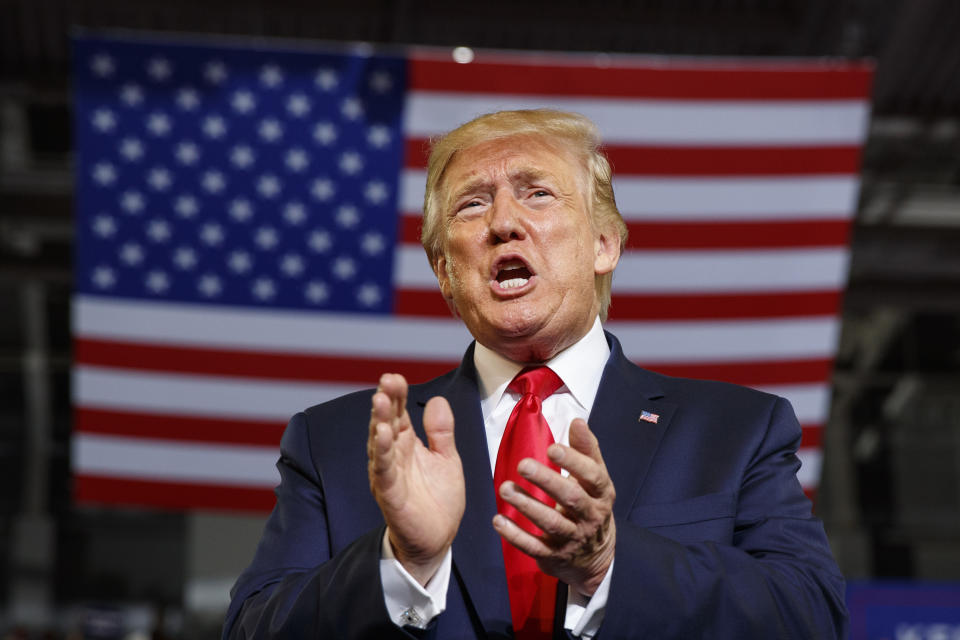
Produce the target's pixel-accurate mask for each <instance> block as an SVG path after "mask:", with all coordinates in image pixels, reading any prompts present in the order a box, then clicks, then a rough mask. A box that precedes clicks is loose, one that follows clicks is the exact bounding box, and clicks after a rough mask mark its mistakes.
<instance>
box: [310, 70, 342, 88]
mask: <svg viewBox="0 0 960 640" xmlns="http://www.w3.org/2000/svg"><path fill="white" fill-rule="evenodd" d="M313 82H314V84H316V85H317V87H319V88H320V89H321V90H322V91H333V90H334V89H336V87H337V85H338V84H339V83H340V80H339V78H338V77H337V72H336V71H334V70H333V69H318V70H317V73H316V75H314V76H313Z"/></svg>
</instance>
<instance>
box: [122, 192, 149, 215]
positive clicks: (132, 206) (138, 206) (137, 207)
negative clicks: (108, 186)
mask: <svg viewBox="0 0 960 640" xmlns="http://www.w3.org/2000/svg"><path fill="white" fill-rule="evenodd" d="M145 204H146V203H145V202H144V199H143V195H142V194H141V193H140V192H139V191H133V190H130V191H124V192H123V193H122V194H120V207H121V208H122V209H124V210H125V211H126V212H127V213H132V214H138V213H140V212H141V211H143V207H144V206H145Z"/></svg>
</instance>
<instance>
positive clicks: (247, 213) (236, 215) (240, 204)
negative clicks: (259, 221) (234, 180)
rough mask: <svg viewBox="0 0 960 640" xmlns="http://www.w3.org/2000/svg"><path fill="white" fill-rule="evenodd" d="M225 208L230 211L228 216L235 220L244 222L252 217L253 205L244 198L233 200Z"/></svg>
mask: <svg viewBox="0 0 960 640" xmlns="http://www.w3.org/2000/svg"><path fill="white" fill-rule="evenodd" d="M227 210H228V211H229V212H230V217H231V218H233V219H234V220H236V221H237V222H246V221H248V220H249V219H250V218H252V217H253V205H252V204H250V201H249V200H245V199H244V198H237V199H236V200H233V201H232V202H231V203H230V205H229V206H228V208H227Z"/></svg>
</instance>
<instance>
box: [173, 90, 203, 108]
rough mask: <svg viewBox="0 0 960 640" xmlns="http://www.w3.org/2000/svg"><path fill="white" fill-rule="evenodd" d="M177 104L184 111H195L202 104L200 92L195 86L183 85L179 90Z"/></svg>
mask: <svg viewBox="0 0 960 640" xmlns="http://www.w3.org/2000/svg"><path fill="white" fill-rule="evenodd" d="M177 105H178V106H179V107H180V108H181V109H183V110H184V111H193V110H194V109H196V108H197V107H198V106H200V94H199V93H197V90H196V89H194V88H193V87H182V88H181V89H180V90H179V91H177Z"/></svg>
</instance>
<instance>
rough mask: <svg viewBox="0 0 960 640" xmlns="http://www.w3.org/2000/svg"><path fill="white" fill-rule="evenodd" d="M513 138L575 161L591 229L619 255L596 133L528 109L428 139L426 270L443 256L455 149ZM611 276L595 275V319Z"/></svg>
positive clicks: (569, 117) (560, 115)
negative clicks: (446, 188) (553, 147)
mask: <svg viewBox="0 0 960 640" xmlns="http://www.w3.org/2000/svg"><path fill="white" fill-rule="evenodd" d="M514 136H531V137H536V138H540V139H542V140H544V141H545V142H547V143H548V144H559V145H561V146H562V147H564V148H565V149H567V150H569V151H570V152H571V153H572V154H573V155H574V157H576V158H578V159H579V160H580V161H581V163H582V167H583V169H584V170H585V173H586V176H587V177H588V180H587V181H586V182H587V189H588V193H587V194H586V196H587V198H586V199H587V203H588V205H589V208H590V214H591V220H592V224H593V227H594V229H601V230H607V231H608V232H609V233H614V232H615V233H616V234H617V235H618V236H619V237H620V252H621V253H623V249H624V247H625V246H626V243H627V225H626V223H624V221H623V217H622V216H621V215H620V211H619V210H618V209H617V203H616V201H615V199H614V196H613V185H612V184H611V175H612V172H611V170H610V162H609V161H608V160H607V158H606V156H605V155H604V154H603V152H602V151H601V150H600V134H599V132H598V131H597V127H596V125H595V124H593V122H591V121H590V120H589V119H588V118H586V117H584V116H582V115H580V114H577V113H568V112H566V111H557V110H553V109H531V110H524V111H497V112H495V113H488V114H486V115H482V116H480V117H478V118H475V119H473V120H471V121H470V122H467V123H466V124H463V125H460V126H459V127H457V128H456V129H454V130H453V131H451V132H450V133H448V134H446V135H445V136H442V137H440V138H437V139H434V140H432V141H431V149H430V159H429V161H428V162H427V188H426V194H425V195H424V199H423V229H422V231H421V234H420V241H421V243H422V244H423V248H424V249H425V250H426V252H427V258H428V259H429V260H430V266H431V267H433V266H435V265H436V258H437V256H439V255H440V254H441V253H442V252H443V243H444V239H445V235H446V224H445V221H446V216H444V213H443V210H442V209H443V202H444V193H443V186H442V181H443V174H444V172H445V171H446V169H447V167H448V166H449V165H450V162H451V161H452V160H453V158H454V156H455V155H456V154H457V152H459V151H463V150H465V149H468V148H470V147H472V146H474V145H477V144H480V143H481V142H487V141H490V140H495V139H498V138H510V137H514ZM612 281H613V273H612V272H611V273H606V274H603V275H597V276H595V277H594V289H595V291H596V296H597V301H598V302H599V303H600V318H601V319H602V320H606V319H607V310H608V309H609V307H610V286H611V283H612Z"/></svg>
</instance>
